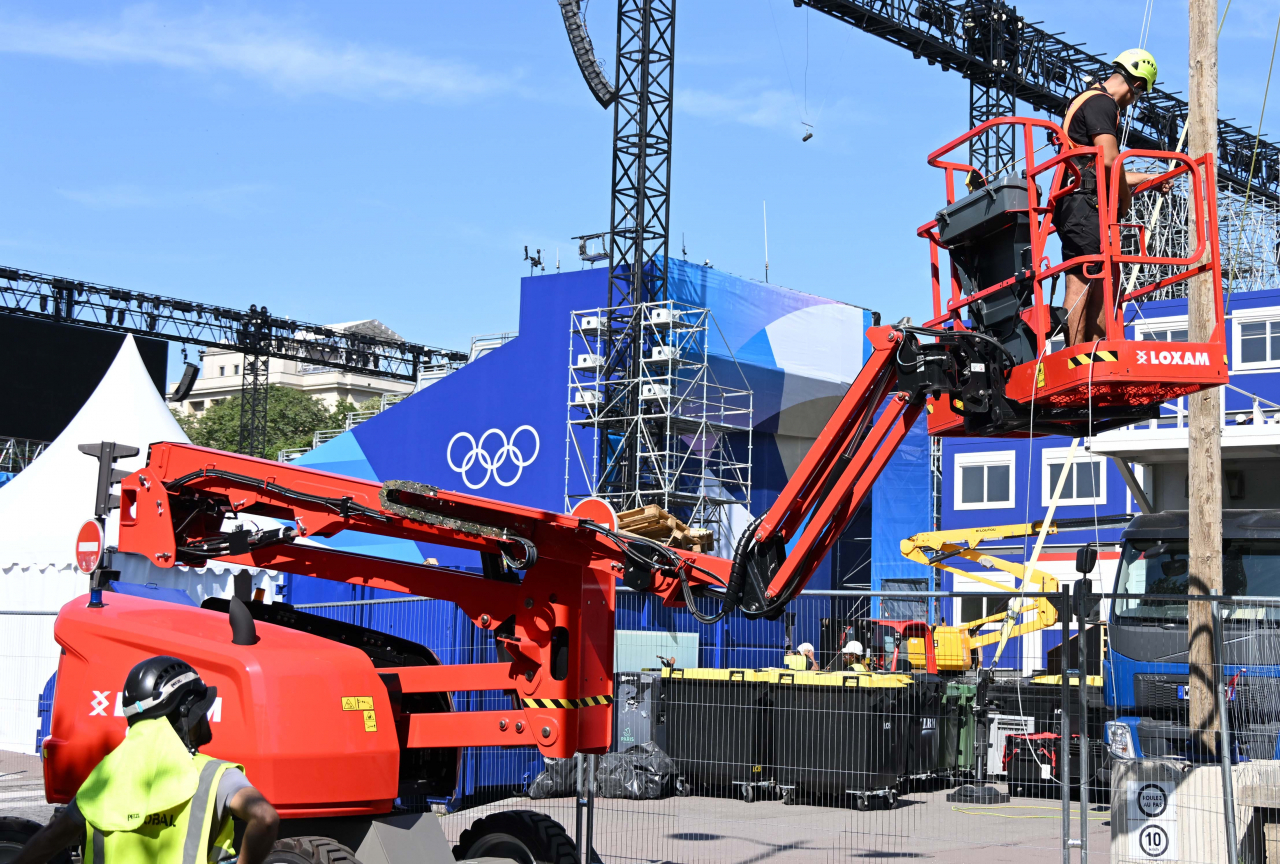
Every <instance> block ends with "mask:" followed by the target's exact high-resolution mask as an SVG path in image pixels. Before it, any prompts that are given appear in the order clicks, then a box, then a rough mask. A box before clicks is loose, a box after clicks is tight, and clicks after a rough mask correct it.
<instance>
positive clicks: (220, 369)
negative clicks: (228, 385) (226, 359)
mask: <svg viewBox="0 0 1280 864" xmlns="http://www.w3.org/2000/svg"><path fill="white" fill-rule="evenodd" d="M218 374H219V375H226V374H227V367H226V366H219V367H218Z"/></svg>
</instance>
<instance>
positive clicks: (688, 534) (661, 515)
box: [618, 504, 713, 552]
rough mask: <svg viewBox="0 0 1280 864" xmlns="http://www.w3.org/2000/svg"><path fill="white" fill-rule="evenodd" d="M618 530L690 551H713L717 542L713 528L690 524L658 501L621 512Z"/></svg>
mask: <svg viewBox="0 0 1280 864" xmlns="http://www.w3.org/2000/svg"><path fill="white" fill-rule="evenodd" d="M618 530H619V531H622V532H623V533H626V534H634V535H636V536H637V537H645V538H648V539H649V540H656V541H658V542H659V543H662V544H663V545H666V546H670V547H672V548H673V549H685V550H688V551H690V552H709V551H710V550H711V546H712V542H713V538H712V534H711V532H710V531H708V530H707V529H705V528H690V527H689V526H688V525H686V524H684V523H683V522H681V521H680V520H679V519H677V518H676V517H675V516H672V515H671V514H670V513H668V512H667V511H665V510H663V509H662V508H661V507H659V506H658V505H657V504H648V505H646V506H644V507H639V508H637V509H635V510H624V511H623V512H621V513H619V514H618Z"/></svg>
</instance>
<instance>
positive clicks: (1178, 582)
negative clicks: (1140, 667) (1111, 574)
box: [1115, 539, 1280, 623]
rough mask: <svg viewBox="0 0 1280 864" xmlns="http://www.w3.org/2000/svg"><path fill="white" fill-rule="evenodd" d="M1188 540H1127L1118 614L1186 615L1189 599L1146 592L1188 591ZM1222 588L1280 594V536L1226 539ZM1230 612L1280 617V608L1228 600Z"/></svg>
mask: <svg viewBox="0 0 1280 864" xmlns="http://www.w3.org/2000/svg"><path fill="white" fill-rule="evenodd" d="M1187 571H1188V559H1187V541H1186V540H1128V541H1126V542H1125V544H1124V551H1123V552H1122V553H1121V556H1120V576H1119V578H1118V579H1117V580H1116V593H1117V594H1129V595H1133V599H1131V600H1130V599H1125V600H1117V601H1116V604H1115V615H1116V616H1117V617H1118V618H1126V619H1130V620H1135V619H1136V620H1142V619H1145V620H1154V621H1157V622H1163V621H1186V620H1187V604H1186V603H1185V602H1178V601H1176V600H1156V599H1152V598H1150V597H1147V596H1144V595H1151V594H1186V593H1187ZM1222 583H1223V584H1222V588H1223V591H1222V593H1223V594H1227V595H1234V596H1237V597H1271V598H1275V597H1280V540H1240V539H1225V540H1223V541H1222ZM1225 611H1226V613H1227V617H1228V618H1231V619H1241V620H1259V619H1265V620H1268V621H1274V622H1277V623H1280V608H1277V607H1273V606H1249V605H1247V604H1245V605H1236V606H1230V605H1229V606H1227V608H1226V610H1225Z"/></svg>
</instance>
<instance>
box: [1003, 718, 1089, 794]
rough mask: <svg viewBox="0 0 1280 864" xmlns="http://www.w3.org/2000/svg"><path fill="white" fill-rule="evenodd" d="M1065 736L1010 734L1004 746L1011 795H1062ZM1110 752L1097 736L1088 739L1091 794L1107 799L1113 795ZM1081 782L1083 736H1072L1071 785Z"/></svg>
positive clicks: (1077, 785) (1074, 789)
mask: <svg viewBox="0 0 1280 864" xmlns="http://www.w3.org/2000/svg"><path fill="white" fill-rule="evenodd" d="M1061 747H1062V736H1061V735H1058V734H1057V733H1054V732H1036V733H1033V734H1030V735H1010V736H1009V737H1008V739H1007V740H1006V741H1005V745H1004V766H1003V767H1004V770H1005V777H1006V779H1007V780H1008V783H1009V794H1010V795H1015V796H1024V797H1032V798H1037V797H1053V798H1057V797H1059V796H1060V795H1061V794H1062V791H1061V790H1062V786H1061V783H1062V764H1061V762H1060V761H1059V757H1060V755H1061ZM1110 767H1111V762H1110V753H1108V751H1107V748H1106V745H1105V744H1103V743H1102V742H1101V741H1099V740H1097V739H1090V740H1089V773H1088V777H1089V794H1090V798H1091V799H1092V800H1094V801H1098V802H1101V801H1104V800H1107V799H1108V798H1109V797H1110V794H1111V774H1110V770H1109V769H1110ZM1079 784H1080V736H1079V735H1072V736H1071V785H1072V787H1073V789H1072V791H1073V793H1074V792H1075V791H1076V789H1078V787H1079Z"/></svg>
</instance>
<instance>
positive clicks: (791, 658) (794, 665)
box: [782, 642, 818, 672]
mask: <svg viewBox="0 0 1280 864" xmlns="http://www.w3.org/2000/svg"><path fill="white" fill-rule="evenodd" d="M782 662H783V664H784V665H785V666H786V667H787V668H788V669H795V670H796V671H797V672H812V671H814V670H816V669H817V668H818V661H817V659H816V658H815V657H814V656H813V645H811V644H810V643H808V642H801V643H800V644H799V645H798V646H797V647H796V650H795V653H794V654H787V655H786V656H784V657H783V658H782Z"/></svg>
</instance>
